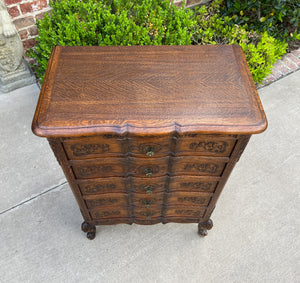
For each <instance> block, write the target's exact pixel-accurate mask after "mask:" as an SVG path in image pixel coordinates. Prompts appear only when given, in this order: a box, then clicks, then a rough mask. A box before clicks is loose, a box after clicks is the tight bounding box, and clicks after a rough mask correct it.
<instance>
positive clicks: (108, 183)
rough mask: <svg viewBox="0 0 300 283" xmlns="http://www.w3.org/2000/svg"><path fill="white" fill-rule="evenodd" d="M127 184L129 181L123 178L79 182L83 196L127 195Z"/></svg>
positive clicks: (81, 180)
mask: <svg viewBox="0 0 300 283" xmlns="http://www.w3.org/2000/svg"><path fill="white" fill-rule="evenodd" d="M127 182H128V181H127V179H126V178H122V177H121V178H120V177H108V178H101V179H100V178H99V179H92V180H91V179H78V180H77V183H78V186H79V188H80V191H81V193H82V194H83V195H88V194H105V193H122V192H123V193H125V192H127V189H126V184H127Z"/></svg>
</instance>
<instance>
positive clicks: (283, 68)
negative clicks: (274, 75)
mask: <svg viewBox="0 0 300 283" xmlns="http://www.w3.org/2000/svg"><path fill="white" fill-rule="evenodd" d="M277 63H278V65H277ZM275 65H276V69H277V71H279V72H281V73H282V75H287V74H289V73H291V72H292V71H291V70H290V69H289V68H287V67H286V66H285V65H284V64H282V63H281V61H278V62H276V64H275Z"/></svg>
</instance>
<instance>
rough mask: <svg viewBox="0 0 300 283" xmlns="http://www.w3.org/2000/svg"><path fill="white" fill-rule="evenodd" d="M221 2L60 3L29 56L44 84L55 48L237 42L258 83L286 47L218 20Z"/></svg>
mask: <svg viewBox="0 0 300 283" xmlns="http://www.w3.org/2000/svg"><path fill="white" fill-rule="evenodd" d="M221 3H222V1H221V0H214V1H213V2H212V3H211V4H210V5H208V6H201V7H200V8H195V10H190V9H186V10H185V9H178V8H177V7H175V6H174V5H172V4H171V3H170V1H168V0H167V1H165V0H145V1H142V0H102V1H93V0H81V1H79V0H59V1H55V2H51V6H52V7H53V9H52V11H51V16H49V15H48V14H46V15H45V17H44V18H43V19H42V20H40V21H38V22H37V26H38V30H39V35H38V37H37V41H38V43H37V44H36V46H35V49H32V50H31V53H30V54H31V57H33V58H35V59H36V61H37V67H36V73H37V76H38V77H39V78H40V80H41V81H42V80H43V77H44V74H45V70H46V68H47V64H48V60H49V57H50V53H51V50H52V48H53V47H54V46H56V45H62V46H64V45H82V46H84V45H189V44H239V45H240V46H241V47H242V48H243V50H244V53H245V55H246V58H247V61H248V65H249V68H250V71H251V73H252V76H253V79H254V81H255V82H256V83H259V82H261V81H262V80H263V79H264V78H265V77H266V76H267V75H268V74H269V73H270V72H271V67H272V64H274V63H275V61H276V60H277V59H279V58H280V56H281V55H283V54H284V53H285V50H286V48H287V45H286V43H284V42H280V41H279V40H277V39H274V38H273V37H271V36H269V35H268V34H267V32H263V33H261V32H256V31H251V30H249V29H248V26H247V25H244V26H239V25H237V24H232V23H233V21H234V18H233V17H229V16H224V17H222V16H220V4H221Z"/></svg>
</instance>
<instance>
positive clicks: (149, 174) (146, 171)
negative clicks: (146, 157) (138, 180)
mask: <svg viewBox="0 0 300 283" xmlns="http://www.w3.org/2000/svg"><path fill="white" fill-rule="evenodd" d="M144 173H145V174H146V177H152V175H153V170H152V169H151V168H146V169H145V170H144Z"/></svg>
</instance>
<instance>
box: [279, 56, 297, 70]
mask: <svg viewBox="0 0 300 283" xmlns="http://www.w3.org/2000/svg"><path fill="white" fill-rule="evenodd" d="M282 63H283V64H284V65H285V66H287V67H288V68H289V69H291V70H292V71H296V70H297V69H298V66H297V64H295V63H293V62H291V61H290V60H288V59H287V58H286V57H284V58H283V59H282Z"/></svg>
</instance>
